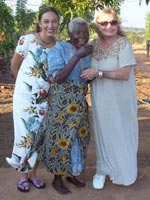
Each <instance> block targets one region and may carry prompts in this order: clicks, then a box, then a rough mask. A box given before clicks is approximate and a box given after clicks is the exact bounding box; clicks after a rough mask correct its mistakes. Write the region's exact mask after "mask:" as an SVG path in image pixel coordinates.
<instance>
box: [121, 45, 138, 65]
mask: <svg viewBox="0 0 150 200" xmlns="http://www.w3.org/2000/svg"><path fill="white" fill-rule="evenodd" d="M133 65H136V60H135V56H134V52H133V50H132V46H131V44H130V43H129V42H128V41H126V42H125V45H123V46H121V47H120V50H119V67H120V68H121V67H125V66H133Z"/></svg>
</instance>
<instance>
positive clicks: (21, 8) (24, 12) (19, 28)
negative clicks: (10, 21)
mask: <svg viewBox="0 0 150 200" xmlns="http://www.w3.org/2000/svg"><path fill="white" fill-rule="evenodd" d="M26 3H27V0H22V1H20V0H17V3H16V13H15V18H14V19H15V28H16V33H17V34H18V35H20V34H24V33H26V32H27V31H28V30H29V27H30V26H32V25H33V23H34V20H35V18H36V12H33V11H32V10H29V9H27V8H26Z"/></svg>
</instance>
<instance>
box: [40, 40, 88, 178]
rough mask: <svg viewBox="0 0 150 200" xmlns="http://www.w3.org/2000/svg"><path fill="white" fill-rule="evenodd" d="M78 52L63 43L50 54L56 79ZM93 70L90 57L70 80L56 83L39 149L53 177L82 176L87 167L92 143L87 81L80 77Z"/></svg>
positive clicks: (52, 72) (75, 71)
mask: <svg viewBox="0 0 150 200" xmlns="http://www.w3.org/2000/svg"><path fill="white" fill-rule="evenodd" d="M75 52H76V49H75V47H74V46H73V45H71V44H70V43H68V42H59V43H57V45H56V46H55V47H54V48H52V49H51V50H50V51H49V53H48V64H49V70H50V74H52V76H53V78H54V77H55V76H56V75H57V73H58V72H59V71H60V70H62V68H63V67H64V66H65V65H66V64H67V63H68V62H69V61H70V59H71V58H72V56H73V55H74V54H75ZM89 67H90V56H86V57H84V58H82V59H80V61H79V62H78V63H77V64H76V65H75V67H74V69H73V70H72V72H71V73H70V75H69V76H68V78H67V80H66V81H64V82H63V83H61V84H57V83H52V84H51V88H50V106H49V107H48V112H47V114H46V117H45V120H44V121H45V123H44V128H42V126H41V128H40V131H39V132H40V133H41V136H40V134H38V135H37V139H36V142H37V145H36V150H37V152H38V156H39V159H40V160H41V161H42V162H43V164H44V165H45V166H46V167H47V170H48V171H49V172H51V173H53V174H57V175H60V174H67V175H68V176H72V175H75V176H77V175H79V174H80V173H81V172H82V170H83V168H84V161H85V158H86V153H87V148H88V144H89V140H90V131H89V128H90V127H89V120H88V105H87V101H86V94H87V90H88V84H87V81H85V80H83V79H81V77H80V75H81V73H82V70H83V69H84V68H89Z"/></svg>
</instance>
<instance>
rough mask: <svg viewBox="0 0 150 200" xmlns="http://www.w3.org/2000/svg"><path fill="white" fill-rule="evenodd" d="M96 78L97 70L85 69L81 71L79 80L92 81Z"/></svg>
mask: <svg viewBox="0 0 150 200" xmlns="http://www.w3.org/2000/svg"><path fill="white" fill-rule="evenodd" d="M96 77H98V69H85V70H83V71H82V74H81V78H83V79H85V80H90V81H91V80H93V79H94V78H96Z"/></svg>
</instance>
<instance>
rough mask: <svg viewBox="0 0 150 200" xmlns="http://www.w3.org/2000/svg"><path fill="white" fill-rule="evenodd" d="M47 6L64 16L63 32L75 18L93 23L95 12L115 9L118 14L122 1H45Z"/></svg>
mask: <svg viewBox="0 0 150 200" xmlns="http://www.w3.org/2000/svg"><path fill="white" fill-rule="evenodd" d="M43 2H44V3H45V4H46V5H49V6H54V7H56V8H57V9H58V11H59V13H60V15H61V16H62V23H61V27H60V28H61V30H63V28H64V26H65V25H67V24H68V22H69V21H70V20H71V19H72V18H74V17H77V16H78V17H83V18H84V19H86V20H87V21H88V22H89V23H90V22H92V20H93V16H94V12H95V10H99V9H102V8H104V7H106V6H107V7H113V8H114V9H115V10H116V11H117V12H118V13H119V12H120V5H121V2H123V1H122V0H45V1H43Z"/></svg>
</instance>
